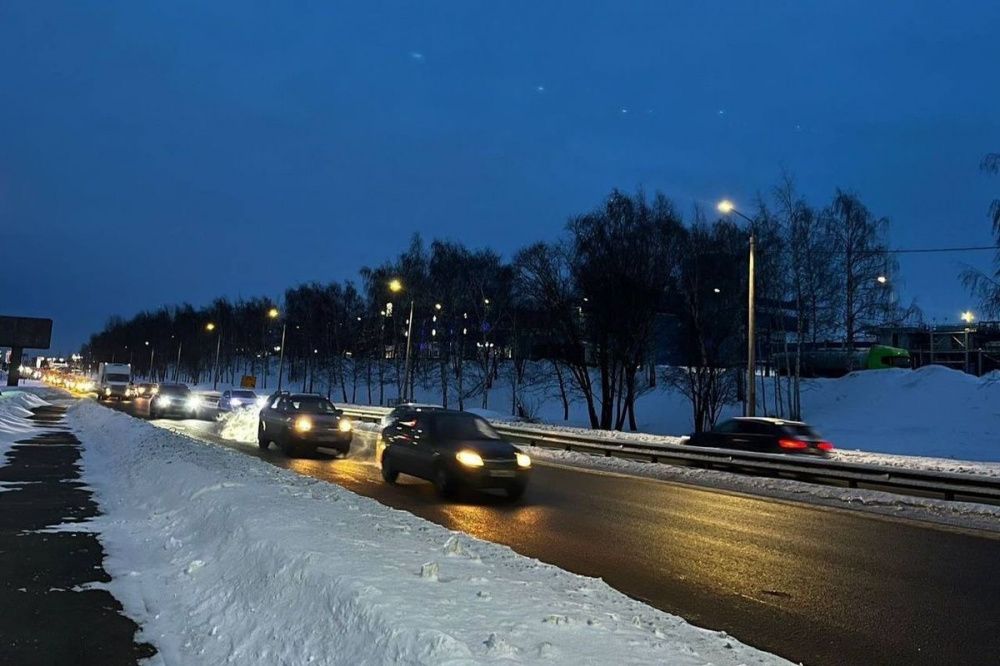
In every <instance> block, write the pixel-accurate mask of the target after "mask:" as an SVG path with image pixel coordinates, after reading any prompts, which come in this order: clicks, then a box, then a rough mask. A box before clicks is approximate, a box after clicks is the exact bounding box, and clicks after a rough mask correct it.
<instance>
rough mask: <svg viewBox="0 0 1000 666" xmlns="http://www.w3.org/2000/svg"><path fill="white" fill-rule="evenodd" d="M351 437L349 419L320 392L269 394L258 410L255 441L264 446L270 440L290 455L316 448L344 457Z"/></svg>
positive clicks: (314, 451)
mask: <svg viewBox="0 0 1000 666" xmlns="http://www.w3.org/2000/svg"><path fill="white" fill-rule="evenodd" d="M353 438H354V433H353V426H352V424H351V420H350V419H349V418H347V417H346V416H344V414H343V412H341V411H340V410H339V409H337V408H336V407H334V406H333V403H332V402H330V401H329V400H327V399H326V398H324V397H323V396H321V395H316V394H314V393H284V392H282V393H277V394H272V395H271V397H269V398H268V403H267V404H265V405H264V406H263V407H262V408H261V410H260V417H259V420H258V424H257V444H258V445H259V446H260V448H261V449H267V448H268V447H269V446H270V445H271V442H274V443H275V444H277V445H278V447H279V448H280V449H281V450H282V451H284V452H285V455H287V456H288V457H290V458H292V457H295V456H299V455H303V454H315V453H316V450H317V449H319V448H324V449H335V450H337V451H339V452H340V453H341V454H343V455H345V456H346V455H347V453H348V452H349V451H350V450H351V440H352V439H353Z"/></svg>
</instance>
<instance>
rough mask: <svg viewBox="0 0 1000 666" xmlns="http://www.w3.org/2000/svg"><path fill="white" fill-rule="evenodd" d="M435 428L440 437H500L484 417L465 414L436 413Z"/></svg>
mask: <svg viewBox="0 0 1000 666" xmlns="http://www.w3.org/2000/svg"><path fill="white" fill-rule="evenodd" d="M435 429H436V434H437V436H438V437H440V438H441V439H500V435H499V434H497V431H496V430H494V429H493V426H491V425H490V424H489V423H487V422H486V420H485V419H482V418H480V417H478V416H472V415H466V414H438V415H437V416H436V417H435Z"/></svg>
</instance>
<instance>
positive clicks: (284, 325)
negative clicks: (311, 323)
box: [267, 308, 288, 391]
mask: <svg viewBox="0 0 1000 666" xmlns="http://www.w3.org/2000/svg"><path fill="white" fill-rule="evenodd" d="M280 314H281V313H280V312H278V308H271V309H270V310H269V311H268V313H267V316H268V317H270V318H271V319H277V318H278V315H280ZM287 329H288V322H287V321H283V322H281V346H280V347H279V348H278V390H279V391H280V390H281V380H282V378H283V377H284V370H285V331H286V330H287Z"/></svg>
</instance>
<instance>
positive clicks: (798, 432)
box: [785, 424, 820, 439]
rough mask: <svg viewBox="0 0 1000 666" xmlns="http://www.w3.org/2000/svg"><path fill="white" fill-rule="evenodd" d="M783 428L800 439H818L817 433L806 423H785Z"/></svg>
mask: <svg viewBox="0 0 1000 666" xmlns="http://www.w3.org/2000/svg"><path fill="white" fill-rule="evenodd" d="M785 430H787V431H788V432H790V433H791V434H793V435H795V436H796V437H801V438H802V439H820V436H819V434H818V433H817V432H816V431H815V430H813V429H812V428H810V427H809V426H807V425H803V424H798V425H793V424H786V425H785Z"/></svg>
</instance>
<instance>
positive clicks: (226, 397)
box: [219, 389, 262, 412]
mask: <svg viewBox="0 0 1000 666" xmlns="http://www.w3.org/2000/svg"><path fill="white" fill-rule="evenodd" d="M260 406H262V405H261V402H260V401H259V399H258V398H257V394H256V393H254V392H253V391H250V390H249V389H231V390H228V391H223V392H222V395H221V396H219V411H220V412H232V411H236V410H237V409H249V408H257V407H260Z"/></svg>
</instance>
